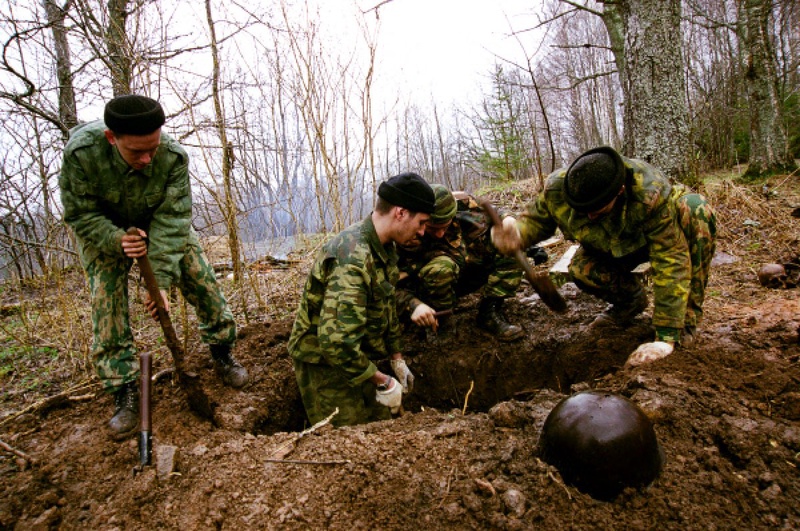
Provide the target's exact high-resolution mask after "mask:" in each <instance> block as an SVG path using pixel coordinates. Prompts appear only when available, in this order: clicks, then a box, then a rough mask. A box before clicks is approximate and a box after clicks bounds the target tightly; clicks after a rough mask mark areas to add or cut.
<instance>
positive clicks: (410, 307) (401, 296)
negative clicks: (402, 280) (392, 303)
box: [395, 288, 422, 316]
mask: <svg viewBox="0 0 800 531" xmlns="http://www.w3.org/2000/svg"><path fill="white" fill-rule="evenodd" d="M395 297H397V313H398V314H399V315H405V313H406V312H408V315H409V316H410V315H411V314H412V313H413V312H414V310H416V309H417V306H419V305H420V304H422V301H421V300H419V299H418V298H416V297H415V296H414V294H413V293H412V292H411V291H409V290H407V289H403V288H398V289H397V291H396V292H395Z"/></svg>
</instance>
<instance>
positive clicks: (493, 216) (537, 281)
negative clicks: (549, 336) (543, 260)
mask: <svg viewBox="0 0 800 531" xmlns="http://www.w3.org/2000/svg"><path fill="white" fill-rule="evenodd" d="M481 207H483V210H484V211H485V212H486V215H488V216H489V219H490V220H491V222H492V224H493V225H497V227H498V228H499V227H502V225H503V222H502V221H500V216H499V215H498V214H497V210H495V208H494V205H492V203H490V202H489V201H488V200H483V201H481ZM514 258H516V259H517V263H518V264H519V265H520V267H522V270H523V271H525V278H527V279H528V282H530V283H531V286H533V289H534V290H535V291H536V293H538V294H539V297H541V299H542V302H544V303H545V304H546V305H547V307H548V308H550V309H551V310H553V311H554V312H557V313H564V312H566V311H567V302H566V301H565V300H564V297H562V296H561V294H560V293H559V292H558V288H556V285H555V284H553V281H552V280H550V277H549V276H548V275H547V273H539V274H537V273H536V272H535V271H534V270H533V268H532V267H531V263H530V262H528V259H527V258H526V257H525V253H523V252H522V249H516V250H515V251H514Z"/></svg>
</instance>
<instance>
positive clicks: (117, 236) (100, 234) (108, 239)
mask: <svg viewBox="0 0 800 531" xmlns="http://www.w3.org/2000/svg"><path fill="white" fill-rule="evenodd" d="M58 186H59V188H60V194H61V203H62V205H63V206H64V221H65V222H66V223H67V224H68V225H69V226H70V227H72V230H73V231H75V234H76V235H77V236H78V239H79V240H80V241H82V242H84V243H85V244H86V245H89V246H91V247H93V248H95V249H97V250H98V251H100V252H102V253H103V254H106V255H108V256H117V257H119V258H122V257H124V256H125V255H124V253H123V252H122V236H123V235H124V234H125V231H124V230H122V229H121V228H120V227H117V226H116V225H114V224H113V223H112V222H111V220H110V219H109V218H108V216H106V215H105V214H103V211H102V208H101V207H100V204H99V202H98V200H97V198H96V197H97V196H95V195H94V194H92V193H90V191H91V186H90V184H89V179H88V176H87V175H86V172H85V171H84V168H83V165H82V164H81V162H80V159H79V158H78V155H77V154H76V153H75V152H74V151H72V150H69V151H66V152H65V154H64V159H63V161H62V164H61V173H60V174H59V177H58Z"/></svg>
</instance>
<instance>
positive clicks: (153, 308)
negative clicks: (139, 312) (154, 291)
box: [144, 289, 169, 321]
mask: <svg viewBox="0 0 800 531" xmlns="http://www.w3.org/2000/svg"><path fill="white" fill-rule="evenodd" d="M159 293H161V300H162V301H163V302H164V309H165V310H166V311H167V313H169V297H167V292H166V291H165V290H163V289H162V290H159ZM144 305H145V306H146V307H147V311H148V312H150V315H152V316H153V319H155V320H156V321H157V320H158V305H157V304H156V301H154V300H153V299H151V298H150V292H147V293H145V294H144Z"/></svg>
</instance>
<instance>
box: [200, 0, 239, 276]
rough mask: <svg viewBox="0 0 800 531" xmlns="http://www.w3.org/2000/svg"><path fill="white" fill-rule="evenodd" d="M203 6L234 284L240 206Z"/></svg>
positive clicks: (215, 59)
mask: <svg viewBox="0 0 800 531" xmlns="http://www.w3.org/2000/svg"><path fill="white" fill-rule="evenodd" d="M205 5H206V19H207V21H208V29H209V32H210V34H211V61H212V73H211V94H212V98H211V99H212V101H213V103H214V116H215V117H216V120H215V125H216V129H217V133H218V134H219V141H220V145H221V147H222V189H223V193H224V195H225V203H224V205H225V208H224V210H223V216H224V218H225V227H226V229H227V233H228V251H229V252H230V254H231V263H232V265H233V281H234V284H235V285H237V286H239V285H240V284H241V282H242V259H241V253H240V251H239V225H238V213H239V209H238V207H237V201H236V196H235V195H234V191H233V184H232V180H233V175H232V174H233V160H234V156H233V146H232V145H231V144H230V143H229V142H228V134H227V130H226V128H227V126H226V123H225V113H224V111H223V109H222V98H221V96H220V72H219V70H220V65H219V50H218V48H217V33H216V30H215V28H214V18H213V16H212V14H211V0H206V2H205Z"/></svg>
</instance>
